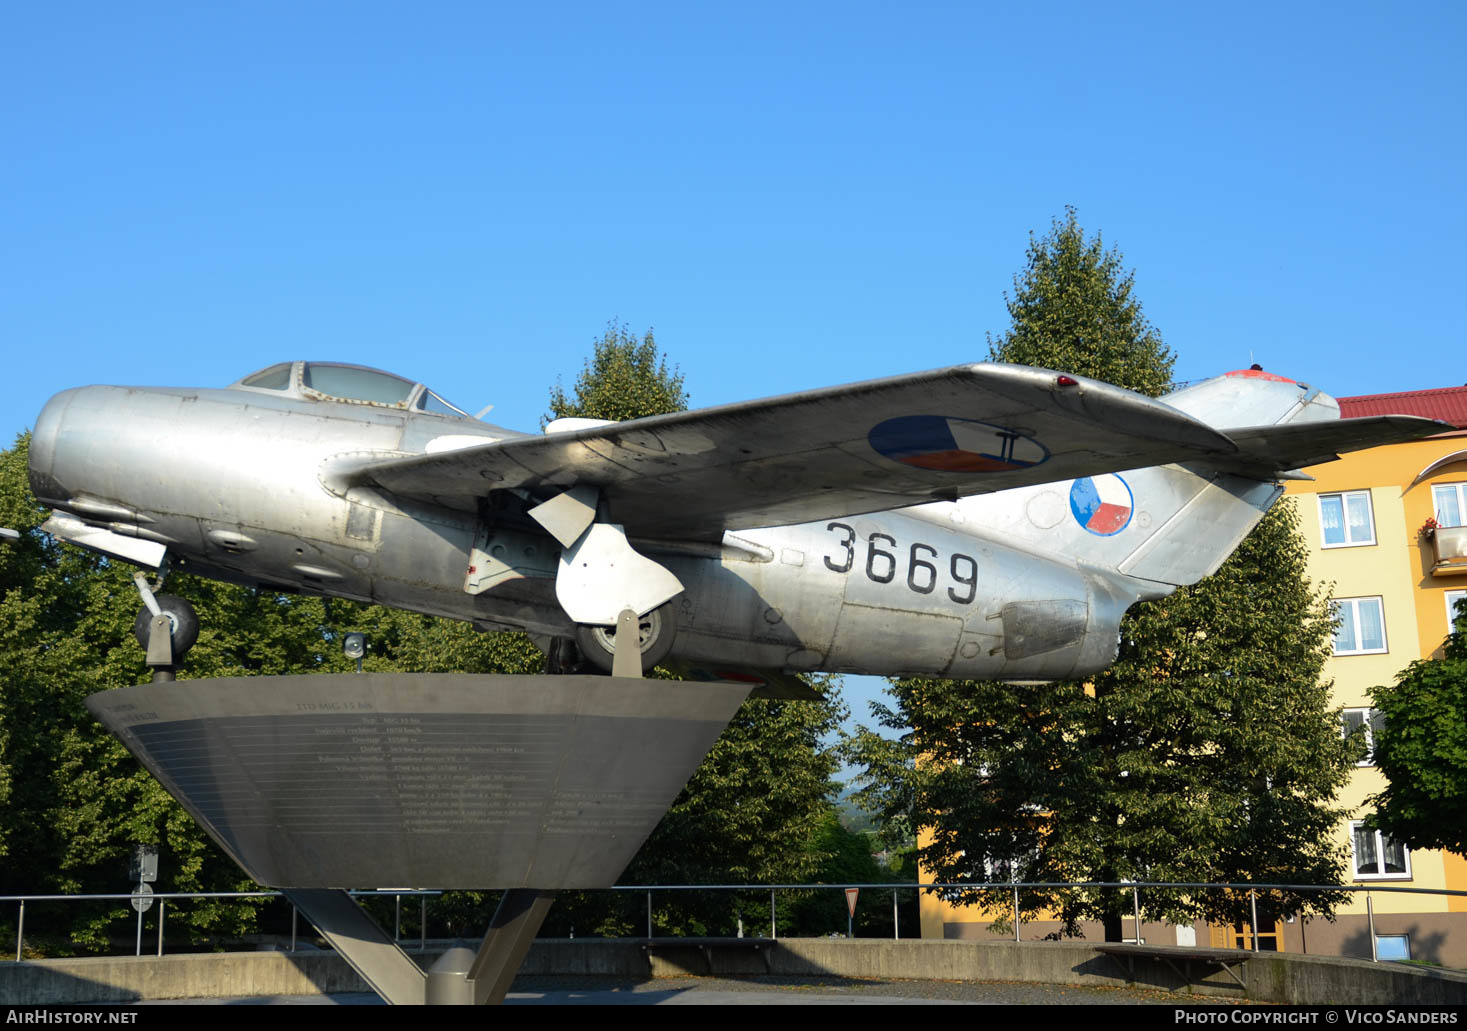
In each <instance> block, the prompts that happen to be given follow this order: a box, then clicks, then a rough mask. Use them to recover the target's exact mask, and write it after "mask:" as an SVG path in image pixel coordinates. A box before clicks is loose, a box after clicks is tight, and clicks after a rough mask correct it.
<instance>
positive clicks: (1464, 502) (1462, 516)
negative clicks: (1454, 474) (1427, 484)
mask: <svg viewBox="0 0 1467 1031" xmlns="http://www.w3.org/2000/svg"><path fill="white" fill-rule="evenodd" d="M1431 500H1432V502H1433V504H1434V507H1435V508H1436V522H1437V525H1438V526H1464V525H1467V483H1438V484H1437V485H1436V486H1435V487H1433V488H1431Z"/></svg>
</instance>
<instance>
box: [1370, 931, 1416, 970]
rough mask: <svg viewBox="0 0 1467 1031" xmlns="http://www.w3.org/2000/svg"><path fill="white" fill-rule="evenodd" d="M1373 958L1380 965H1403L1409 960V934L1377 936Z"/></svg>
mask: <svg viewBox="0 0 1467 1031" xmlns="http://www.w3.org/2000/svg"><path fill="white" fill-rule="evenodd" d="M1375 956H1376V958H1377V959H1378V960H1380V961H1381V962H1382V963H1391V962H1397V963H1404V962H1406V961H1407V960H1409V959H1410V958H1411V936H1410V935H1409V934H1377V935H1376V936H1375Z"/></svg>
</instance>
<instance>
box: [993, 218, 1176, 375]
mask: <svg viewBox="0 0 1467 1031" xmlns="http://www.w3.org/2000/svg"><path fill="white" fill-rule="evenodd" d="M1121 262H1122V259H1121V254H1120V251H1118V250H1116V249H1115V248H1112V249H1111V250H1109V251H1107V250H1105V249H1104V247H1102V245H1101V242H1100V236H1099V234H1096V236H1095V238H1094V239H1091V240H1087V239H1086V238H1085V232H1084V230H1083V229H1081V227H1080V224H1079V222H1078V220H1077V218H1076V215H1075V209H1074V208H1066V209H1065V218H1064V220H1063V221H1060V220H1059V219H1055V220H1054V222H1053V223H1052V224H1051V225H1050V229H1049V235H1048V236H1046V237H1044V238H1043V239H1035V238H1034V236H1033V234H1030V236H1029V254H1028V259H1027V262H1026V264H1025V268H1024V272H1023V274H1022V275H1020V276H1015V277H1014V292H1013V294H1012V295H1009V294H1005V295H1004V301H1005V302H1006V304H1007V305H1008V309H1009V317H1010V319H1012V320H1013V324H1012V325H1011V326H1010V327H1009V330H1008V332H1007V333H1005V334H1004V335H1003V336H1002V337H1001V338H999V339H997V340H995V339H994V338H993V337H992V336H989V338H988V357H989V359H990V360H991V361H996V362H1012V363H1014V364H1016V365H1037V366H1040V367H1042V368H1046V369H1054V370H1056V371H1057V372H1071V373H1074V374H1076V375H1079V376H1089V377H1091V378H1092V379H1098V380H1103V381H1105V382H1106V383H1114V384H1116V385H1117V386H1122V387H1125V388H1127V389H1128V390H1134V391H1136V392H1137V393H1138V394H1146V395H1148V396H1150V397H1158V396H1160V395H1161V394H1164V393H1165V392H1166V390H1167V385H1168V384H1169V383H1170V382H1171V378H1172V366H1173V364H1174V363H1175V361H1176V356H1175V355H1174V354H1173V353H1172V352H1171V350H1170V349H1169V348H1168V347H1167V346H1166V345H1165V344H1163V343H1162V341H1161V334H1160V333H1158V332H1157V331H1156V329H1155V328H1154V327H1153V326H1152V325H1151V323H1150V322H1148V321H1147V320H1146V317H1145V316H1144V315H1143V314H1142V313H1141V302H1140V301H1138V300H1136V297H1135V284H1134V275H1133V273H1131V272H1128V271H1126V270H1125V268H1124V266H1123V265H1122V263H1121Z"/></svg>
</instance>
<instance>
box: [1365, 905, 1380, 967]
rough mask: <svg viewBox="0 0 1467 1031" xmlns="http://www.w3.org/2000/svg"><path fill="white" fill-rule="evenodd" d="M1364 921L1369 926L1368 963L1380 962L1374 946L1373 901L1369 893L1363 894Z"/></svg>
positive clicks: (1377, 951)
mask: <svg viewBox="0 0 1467 1031" xmlns="http://www.w3.org/2000/svg"><path fill="white" fill-rule="evenodd" d="M1365 920H1366V923H1368V924H1369V925H1370V962H1372V963H1379V962H1380V951H1379V950H1378V949H1377V948H1376V945H1375V900H1374V899H1372V898H1371V897H1370V892H1368V891H1367V892H1366V893H1365Z"/></svg>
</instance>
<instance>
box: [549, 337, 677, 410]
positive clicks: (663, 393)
mask: <svg viewBox="0 0 1467 1031" xmlns="http://www.w3.org/2000/svg"><path fill="white" fill-rule="evenodd" d="M686 407H688V395H687V391H685V390H684V389H683V377H682V373H680V372H678V370H677V369H676V367H674V368H672V369H668V367H667V359H666V358H665V357H664V356H663V355H662V353H661V352H660V351H659V350H658V349H657V341H656V340H654V339H653V337H652V330H650V329H649V330H647V332H646V333H645V334H643V335H642V338H641V339H640V340H638V339H637V338H636V336H634V335H633V334H632V333H631V332H630V331H629V330H628V329H627V327H626V326H618V325H616V323H614V322H613V323H608V324H607V326H606V331H605V332H604V333H602V334H601V339H599V340H597V341H596V342H595V345H594V349H593V353H592V355H591V357H590V358H588V359H587V360H586V364H585V366H584V367H583V368H582V369H581V374H580V375H579V376H577V377H576V384H575V393H574V395H573V396H571V395H567V394H566V392H565V389H564V387H562V386H561V384H560V383H558V382H557V383H556V385H555V387H554V388H553V389H552V390H551V391H550V418H552V419H563V418H566V417H568V416H577V417H580V418H583V419H614V420H617V421H621V420H625V419H639V418H642V417H643V416H647V415H662V414H663V413H665V412H678V411H682V410H683V409H684V408H686ZM547 421H548V420H547Z"/></svg>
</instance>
